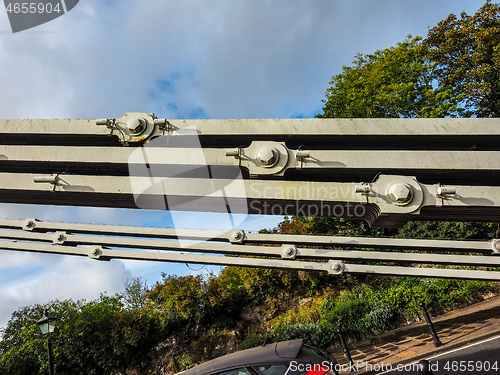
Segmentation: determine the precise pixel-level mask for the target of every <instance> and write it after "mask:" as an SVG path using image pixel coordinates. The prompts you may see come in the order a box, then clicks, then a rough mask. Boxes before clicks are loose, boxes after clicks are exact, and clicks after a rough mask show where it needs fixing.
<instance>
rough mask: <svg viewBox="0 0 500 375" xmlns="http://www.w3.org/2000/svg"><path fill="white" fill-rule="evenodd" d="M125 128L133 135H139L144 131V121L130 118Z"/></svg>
mask: <svg viewBox="0 0 500 375" xmlns="http://www.w3.org/2000/svg"><path fill="white" fill-rule="evenodd" d="M127 128H128V130H129V131H130V132H131V133H133V134H140V133H142V132H143V131H144V130H145V129H146V121H145V120H144V119H142V118H131V119H130V120H128V121H127Z"/></svg>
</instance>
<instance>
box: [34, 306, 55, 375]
mask: <svg viewBox="0 0 500 375" xmlns="http://www.w3.org/2000/svg"><path fill="white" fill-rule="evenodd" d="M56 320H57V318H56V317H55V316H54V315H50V314H49V312H48V310H47V309H45V314H44V316H43V317H42V318H41V319H40V320H39V321H38V322H37V324H38V326H39V327H40V330H41V331H42V333H43V334H44V335H47V356H48V358H49V375H52V374H53V373H54V369H53V365H52V348H51V346H50V334H51V333H52V332H54V328H55V327H56Z"/></svg>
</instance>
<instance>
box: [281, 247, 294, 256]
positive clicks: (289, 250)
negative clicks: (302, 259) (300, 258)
mask: <svg viewBox="0 0 500 375" xmlns="http://www.w3.org/2000/svg"><path fill="white" fill-rule="evenodd" d="M296 256H297V248H296V247H295V245H283V246H282V247H281V257H282V258H285V259H294V258H295V257H296Z"/></svg>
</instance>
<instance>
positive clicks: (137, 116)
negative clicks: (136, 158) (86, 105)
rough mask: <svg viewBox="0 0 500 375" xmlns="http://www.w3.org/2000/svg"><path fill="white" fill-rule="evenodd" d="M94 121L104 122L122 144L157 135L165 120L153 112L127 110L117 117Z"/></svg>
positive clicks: (140, 141)
mask: <svg viewBox="0 0 500 375" xmlns="http://www.w3.org/2000/svg"><path fill="white" fill-rule="evenodd" d="M96 123H97V124H98V125H99V124H106V125H107V126H108V127H109V128H110V129H111V135H116V136H117V137H118V138H119V139H120V142H121V143H123V144H124V145H127V144H129V143H143V142H147V141H149V140H150V139H151V138H153V137H154V136H157V135H161V134H163V131H164V129H165V126H164V125H165V124H166V123H167V121H166V120H159V119H157V118H156V116H155V115H154V114H153V113H144V112H127V113H125V115H124V116H123V117H121V118H119V119H116V120H115V119H108V120H106V121H105V122H104V120H98V121H96Z"/></svg>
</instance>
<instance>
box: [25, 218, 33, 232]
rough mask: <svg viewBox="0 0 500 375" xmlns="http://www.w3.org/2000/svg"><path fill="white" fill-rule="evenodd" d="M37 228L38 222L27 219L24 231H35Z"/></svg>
mask: <svg viewBox="0 0 500 375" xmlns="http://www.w3.org/2000/svg"><path fill="white" fill-rule="evenodd" d="M35 227H36V220H35V219H26V220H24V222H23V229H24V230H33V229H34V228H35Z"/></svg>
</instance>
